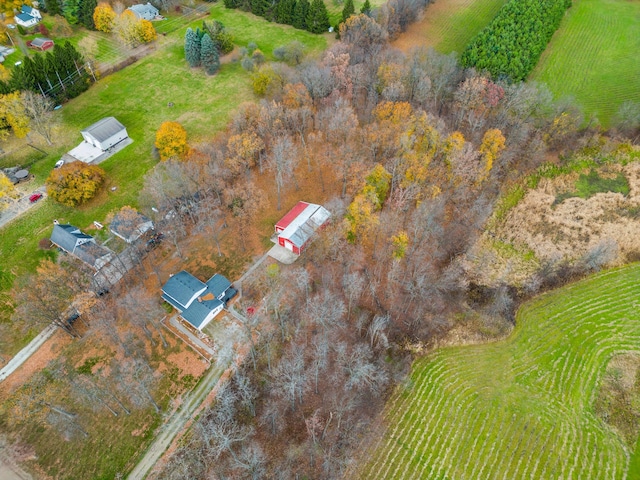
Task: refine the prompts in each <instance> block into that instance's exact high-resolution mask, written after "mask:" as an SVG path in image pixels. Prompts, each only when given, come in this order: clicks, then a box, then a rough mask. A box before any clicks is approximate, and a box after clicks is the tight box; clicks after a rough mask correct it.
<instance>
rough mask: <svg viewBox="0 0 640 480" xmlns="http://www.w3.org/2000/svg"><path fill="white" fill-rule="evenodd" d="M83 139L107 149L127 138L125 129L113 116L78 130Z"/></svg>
mask: <svg viewBox="0 0 640 480" xmlns="http://www.w3.org/2000/svg"><path fill="white" fill-rule="evenodd" d="M80 133H81V134H82V138H84V141H85V142H87V143H89V144H91V145H93V146H94V147H96V148H99V149H100V150H102V151H107V150H108V149H110V148H111V147H113V146H114V145H115V144H117V143H120V142H121V141H123V140H125V139H127V138H129V135H128V134H127V129H126V128H125V127H124V125H122V124H121V123H120V122H119V121H118V120H116V119H115V117H105V118H103V119H102V120H99V121H97V122H96V123H94V124H93V125H91V126H89V127H87V128H85V129H84V130H82V131H81V132H80Z"/></svg>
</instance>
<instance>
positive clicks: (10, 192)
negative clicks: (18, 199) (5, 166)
mask: <svg viewBox="0 0 640 480" xmlns="http://www.w3.org/2000/svg"><path fill="white" fill-rule="evenodd" d="M15 196H16V187H14V186H13V183H11V180H9V179H8V178H7V176H6V175H5V174H4V173H3V172H0V210H3V208H4V206H5V205H6V203H5V202H4V200H5V199H7V198H14V197H15Z"/></svg>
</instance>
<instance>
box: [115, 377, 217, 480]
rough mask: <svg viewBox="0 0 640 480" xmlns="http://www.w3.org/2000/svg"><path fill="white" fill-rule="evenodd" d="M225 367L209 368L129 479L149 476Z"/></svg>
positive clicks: (164, 426) (133, 479)
mask: <svg viewBox="0 0 640 480" xmlns="http://www.w3.org/2000/svg"><path fill="white" fill-rule="evenodd" d="M224 371H225V368H223V367H219V366H216V365H215V364H213V365H212V366H211V367H209V370H207V373H205V375H204V377H203V378H202V381H201V382H200V383H199V384H198V385H197V386H196V388H195V389H194V390H192V391H191V392H190V393H189V394H188V395H187V397H186V399H185V401H184V403H183V404H182V406H181V407H180V410H178V411H177V412H176V413H174V414H173V416H172V417H171V419H170V420H169V421H168V422H167V423H165V424H164V425H163V426H162V427H161V430H160V432H159V433H158V434H156V439H155V440H154V441H153V443H152V444H151V446H150V447H149V449H148V450H147V452H146V453H145V455H144V457H142V459H141V460H140V461H139V462H138V464H137V465H136V466H135V468H134V469H133V470H132V471H131V473H130V474H129V476H128V477H127V479H128V480H142V479H143V478H145V477H146V476H147V474H148V473H149V471H150V470H151V469H152V468H153V466H154V465H155V464H156V462H157V461H158V460H159V459H160V457H162V455H163V454H164V452H165V450H166V449H167V448H168V447H169V445H171V442H172V441H173V439H174V438H175V436H176V435H177V434H178V433H179V432H180V431H181V430H182V429H183V428H184V426H185V425H186V424H187V422H188V421H189V419H190V418H191V417H192V415H193V414H194V412H195V411H196V410H197V409H198V407H199V406H200V404H201V403H202V402H203V401H204V399H205V398H206V397H207V395H208V394H209V393H210V392H211V391H212V390H213V389H214V388H215V386H216V385H217V384H218V381H219V380H220V377H221V376H222V374H223V373H224Z"/></svg>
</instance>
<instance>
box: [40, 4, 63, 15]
mask: <svg viewBox="0 0 640 480" xmlns="http://www.w3.org/2000/svg"><path fill="white" fill-rule="evenodd" d="M44 6H45V10H46V11H47V12H48V13H49V15H51V16H54V15H61V14H62V5H60V2H59V0H44Z"/></svg>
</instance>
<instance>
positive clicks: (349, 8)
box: [342, 0, 356, 22]
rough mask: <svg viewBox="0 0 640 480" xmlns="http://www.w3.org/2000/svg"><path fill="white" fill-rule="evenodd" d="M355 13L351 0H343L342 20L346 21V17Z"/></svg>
mask: <svg viewBox="0 0 640 480" xmlns="http://www.w3.org/2000/svg"><path fill="white" fill-rule="evenodd" d="M354 13H356V7H354V6H353V0H347V1H346V2H344V8H343V9H342V21H343V22H346V21H347V18H349V17H350V16H351V15H353V14H354Z"/></svg>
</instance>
